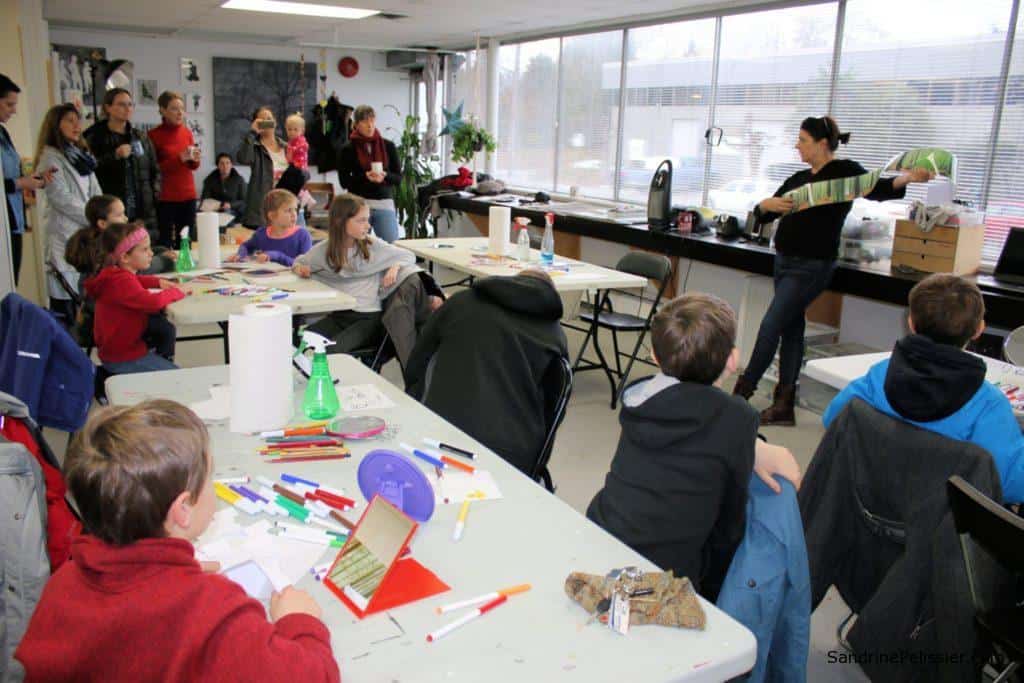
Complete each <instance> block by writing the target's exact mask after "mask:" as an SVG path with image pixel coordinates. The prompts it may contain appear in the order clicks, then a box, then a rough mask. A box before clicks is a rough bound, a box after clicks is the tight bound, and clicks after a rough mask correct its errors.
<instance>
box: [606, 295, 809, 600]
mask: <svg viewBox="0 0 1024 683" xmlns="http://www.w3.org/2000/svg"><path fill="white" fill-rule="evenodd" d="M735 341H736V316H735V314H734V313H733V311H732V309H731V308H730V307H729V305H728V304H726V303H725V302H724V301H722V300H721V299H718V298H717V297H714V296H710V295H707V294H687V295H684V296H681V297H678V298H677V299H675V300H673V301H671V302H669V303H667V304H665V306H663V307H662V308H661V310H660V311H659V312H658V314H657V315H656V316H655V317H654V319H653V320H652V322H651V345H652V347H653V348H652V356H653V357H654V361H655V362H656V363H658V366H659V368H660V369H661V372H660V373H659V374H657V375H655V376H654V377H648V378H646V379H641V380H638V381H636V382H633V383H632V384H631V385H629V386H628V387H627V388H626V390H625V391H624V392H623V396H622V412H621V413H620V414H619V422H620V423H621V424H622V435H621V437H620V438H619V445H618V448H617V449H616V451H615V457H614V458H613V460H612V464H611V471H609V472H608V475H607V477H606V478H605V485H604V488H603V489H601V490H600V491H598V493H597V495H596V496H594V499H593V500H592V501H591V503H590V507H589V508H587V517H589V518H590V519H591V520H593V521H594V522H596V523H597V524H598V525H599V526H601V527H603V528H604V529H605V530H606V531H608V532H609V533H611V534H612V535H613V536H615V537H616V538H618V539H619V540H620V541H622V542H623V543H625V544H626V545H628V546H630V547H631V548H633V549H634V550H636V551H637V552H639V553H640V554H642V555H644V556H645V557H647V559H649V560H650V561H651V562H654V563H655V564H657V565H658V566H660V567H661V568H662V569H666V570H668V569H671V570H673V571H674V572H675V574H676V576H686V577H688V578H689V579H690V581H691V582H692V583H693V585H694V588H696V589H697V591H698V592H700V593H701V595H703V596H704V597H705V598H707V599H708V600H711V601H714V600H715V599H716V597H717V596H718V592H719V589H720V588H721V585H722V581H723V579H724V578H725V574H726V572H727V571H728V569H729V564H730V562H731V561H732V556H733V553H734V552H735V551H736V548H737V546H738V545H739V543H740V541H741V540H742V538H743V531H744V527H745V524H746V518H745V507H746V501H747V487H748V485H749V484H750V475H751V473H752V472H753V471H756V472H757V474H758V476H760V477H761V478H762V479H764V481H765V482H766V483H767V484H768V486H770V487H771V488H772V489H773V490H774V491H775V492H776V493H777V492H778V491H779V486H778V484H777V483H776V482H775V481H774V480H773V479H772V477H771V474H772V473H777V474H780V475H782V476H784V477H786V478H787V479H790V480H791V481H793V483H794V485H797V486H799V480H800V470H799V467H798V466H797V464H796V461H795V460H794V459H793V456H792V454H791V453H790V452H789V451H788V450H786V449H785V448H781V447H779V446H771V445H769V444H767V443H764V442H762V441H758V439H757V427H758V414H757V411H755V410H754V409H753V408H752V407H751V406H750V405H749V404H748V403H747V402H746V401H744V400H742V399H741V398H739V397H737V396H732V395H730V394H728V393H726V392H724V391H722V390H721V389H720V388H719V386H718V385H719V384H720V383H721V382H722V380H724V379H725V378H726V377H727V376H728V375H729V374H731V373H733V372H735V371H736V365H737V362H738V358H739V353H738V351H737V349H736V348H735V346H734V344H735Z"/></svg>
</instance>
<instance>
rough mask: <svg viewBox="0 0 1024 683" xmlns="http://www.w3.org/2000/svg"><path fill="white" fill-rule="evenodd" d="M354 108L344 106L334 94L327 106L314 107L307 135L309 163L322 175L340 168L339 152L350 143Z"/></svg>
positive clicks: (328, 100)
mask: <svg viewBox="0 0 1024 683" xmlns="http://www.w3.org/2000/svg"><path fill="white" fill-rule="evenodd" d="M353 111H355V109H354V108H352V107H350V106H348V105H347V104H342V103H341V101H340V100H338V98H337V96H336V95H335V94H334V93H331V96H330V97H329V98H328V99H327V105H326V106H320V105H319V104H318V105H316V106H315V107H313V125H312V126H311V127H310V129H309V130H308V131H307V133H306V138H307V140H308V141H309V156H310V158H309V163H310V164H313V165H315V166H316V167H317V170H318V171H319V172H320V173H327V172H328V171H334V170H336V169H337V168H338V162H337V158H338V152H340V151H341V148H342V147H343V146H344V145H345V143H346V142H348V136H349V134H350V133H351V132H352V112H353Z"/></svg>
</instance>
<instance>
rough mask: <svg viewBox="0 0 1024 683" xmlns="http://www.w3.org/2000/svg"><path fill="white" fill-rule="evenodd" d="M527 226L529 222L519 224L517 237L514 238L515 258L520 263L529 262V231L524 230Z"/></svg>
mask: <svg viewBox="0 0 1024 683" xmlns="http://www.w3.org/2000/svg"><path fill="white" fill-rule="evenodd" d="M517 220H518V219H517ZM529 224H530V222H529V220H527V222H525V223H520V224H519V237H517V238H516V258H517V259H519V261H520V262H521V263H529V262H530V231H529V230H527V229H526V226H527V225H529Z"/></svg>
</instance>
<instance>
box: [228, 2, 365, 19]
mask: <svg viewBox="0 0 1024 683" xmlns="http://www.w3.org/2000/svg"><path fill="white" fill-rule="evenodd" d="M221 7H223V8H224V9H242V10H249V11H250V12H273V13H275V14H298V15H302V16H307V17H330V18H331V19H365V18H366V17H372V16H373V15H374V14H380V11H379V10H375V9H357V8H355V7H338V6H336V5H314V4H312V3H308V2H280V1H279V0H228V1H227V2H225V3H224V4H223V5H221Z"/></svg>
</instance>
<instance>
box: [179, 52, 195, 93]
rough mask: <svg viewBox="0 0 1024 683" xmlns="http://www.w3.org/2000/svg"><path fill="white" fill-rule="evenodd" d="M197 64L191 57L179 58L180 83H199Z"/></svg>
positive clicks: (186, 84) (187, 84)
mask: <svg viewBox="0 0 1024 683" xmlns="http://www.w3.org/2000/svg"><path fill="white" fill-rule="evenodd" d="M199 83H200V78H199V64H198V63H197V62H196V60H194V59H192V58H191V57H182V58H181V84H182V85H184V86H190V85H199Z"/></svg>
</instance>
